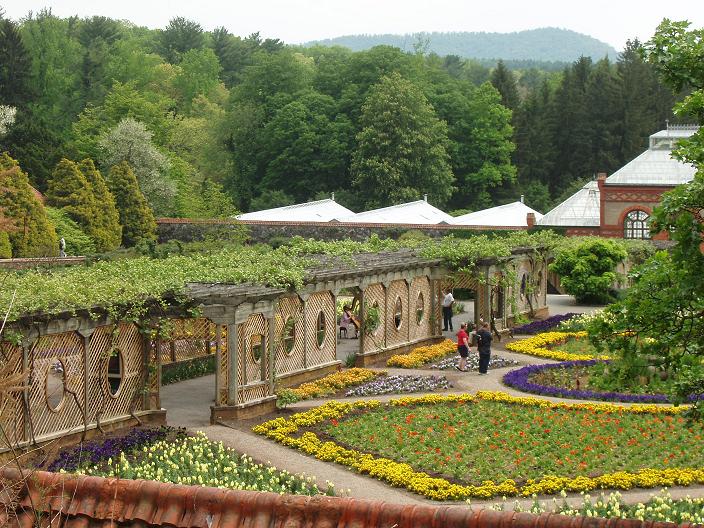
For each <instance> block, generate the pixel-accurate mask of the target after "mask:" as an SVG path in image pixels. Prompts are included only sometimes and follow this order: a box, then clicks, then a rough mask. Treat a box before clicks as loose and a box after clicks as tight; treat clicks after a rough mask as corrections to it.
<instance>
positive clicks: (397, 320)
mask: <svg viewBox="0 0 704 528" xmlns="http://www.w3.org/2000/svg"><path fill="white" fill-rule="evenodd" d="M402 324H403V303H402V302H401V297H396V303H395V304H394V325H395V326H396V330H400V329H401V325H402Z"/></svg>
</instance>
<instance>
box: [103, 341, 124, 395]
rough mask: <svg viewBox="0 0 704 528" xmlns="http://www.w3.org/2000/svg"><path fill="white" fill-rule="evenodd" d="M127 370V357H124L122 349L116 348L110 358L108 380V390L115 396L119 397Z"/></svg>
mask: <svg viewBox="0 0 704 528" xmlns="http://www.w3.org/2000/svg"><path fill="white" fill-rule="evenodd" d="M124 371H125V358H124V357H122V351H121V350H119V349H115V350H113V351H112V352H111V353H110V357H109V358H108V370H107V374H106V376H107V382H108V392H109V393H110V396H112V397H113V398H117V396H118V395H119V394H120V389H121V388H122V381H123V378H124Z"/></svg>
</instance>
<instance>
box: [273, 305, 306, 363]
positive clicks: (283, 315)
mask: <svg viewBox="0 0 704 528" xmlns="http://www.w3.org/2000/svg"><path fill="white" fill-rule="evenodd" d="M289 319H290V320H291V321H293V340H292V345H293V348H291V350H290V351H288V350H287V345H288V344H289V341H288V340H289V339H290V337H289V336H287V335H286V333H287V330H288V328H286V326H285V325H286V321H287V320H289ZM274 320H275V324H276V328H275V329H274V339H275V341H276V343H275V345H276V355H275V368H276V370H275V372H276V375H277V376H278V375H281V374H288V373H290V372H296V371H297V370H302V369H303V368H305V338H304V336H305V317H304V314H303V302H301V299H300V297H298V296H295V297H282V298H280V299H279V301H278V308H277V310H276V315H275V316H274Z"/></svg>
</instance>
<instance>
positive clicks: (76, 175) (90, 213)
mask: <svg viewBox="0 0 704 528" xmlns="http://www.w3.org/2000/svg"><path fill="white" fill-rule="evenodd" d="M46 200H47V203H48V204H49V205H51V206H54V207H58V208H61V209H63V210H64V212H65V213H66V214H68V216H69V217H70V218H71V219H72V220H73V221H74V222H76V223H77V224H78V225H79V226H81V228H82V229H83V230H84V231H85V232H86V233H88V234H89V235H90V234H91V233H92V232H93V231H95V227H94V226H95V222H96V218H95V215H96V212H97V210H98V207H100V204H98V203H97V202H96V201H95V196H94V195H93V187H92V186H91V184H90V183H88V180H86V178H85V176H83V173H81V171H80V170H79V169H78V165H77V164H76V163H75V162H73V161H71V160H67V159H66V158H63V159H62V160H61V161H59V163H58V165H56V168H55V169H54V172H53V173H52V176H51V179H50V180H49V188H48V189H47V192H46Z"/></svg>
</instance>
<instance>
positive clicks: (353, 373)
mask: <svg viewBox="0 0 704 528" xmlns="http://www.w3.org/2000/svg"><path fill="white" fill-rule="evenodd" d="M385 374H386V372H383V371H374V370H369V369H365V368H351V369H348V370H341V371H340V372H335V373H333V374H329V375H328V376H325V377H324V378H321V379H319V380H316V381H311V382H309V383H303V384H302V385H300V386H299V387H297V388H295V389H291V392H292V393H293V394H295V395H296V396H297V397H298V399H299V400H308V399H310V398H320V397H321V396H329V395H330V394H335V393H336V392H338V391H340V390H342V389H345V388H347V387H349V386H350V385H359V384H360V383H364V382H365V381H369V380H371V379H374V378H376V377H377V376H381V375H385Z"/></svg>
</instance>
